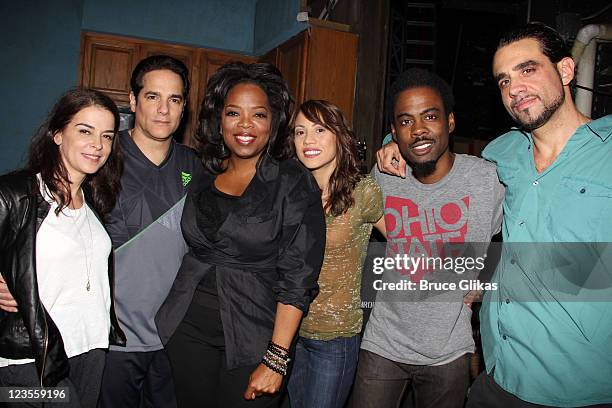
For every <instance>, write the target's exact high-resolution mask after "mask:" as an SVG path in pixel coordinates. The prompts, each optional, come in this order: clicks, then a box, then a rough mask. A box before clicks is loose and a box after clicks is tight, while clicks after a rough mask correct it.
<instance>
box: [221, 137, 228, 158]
mask: <svg viewBox="0 0 612 408" xmlns="http://www.w3.org/2000/svg"><path fill="white" fill-rule="evenodd" d="M219 135H220V136H221V143H220V144H219V153H220V154H221V157H225V156H227V147H226V146H225V142H224V141H223V132H219Z"/></svg>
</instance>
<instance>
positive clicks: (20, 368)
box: [0, 349, 105, 408]
mask: <svg viewBox="0 0 612 408" xmlns="http://www.w3.org/2000/svg"><path fill="white" fill-rule="evenodd" d="M104 354H105V351H104V350H102V349H94V350H90V351H88V352H87V353H83V354H79V355H78V356H74V357H71V358H69V359H68V363H69V365H70V374H69V375H68V377H67V378H64V379H63V380H61V381H60V382H59V383H58V384H57V386H58V387H68V396H69V401H68V402H58V403H45V404H44V407H45V408H51V407H57V408H95V406H96V403H97V401H98V394H99V393H100V380H101V379H102V371H103V370H104ZM0 386H1V387H16V386H19V387H38V386H40V382H39V379H38V372H37V371H36V366H35V365H34V363H29V364H17V365H12V366H8V367H2V368H0ZM5 404H6V405H2V403H0V406H3V407H4V406H5V407H14V408H26V407H27V408H40V407H43V404H42V403H40V402H39V403H36V402H19V403H14V404H13V403H5Z"/></svg>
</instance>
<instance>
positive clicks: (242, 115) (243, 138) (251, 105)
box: [221, 83, 272, 159]
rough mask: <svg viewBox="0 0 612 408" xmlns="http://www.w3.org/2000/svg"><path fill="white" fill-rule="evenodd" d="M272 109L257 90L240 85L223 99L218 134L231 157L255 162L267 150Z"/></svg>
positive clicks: (258, 89)
mask: <svg viewBox="0 0 612 408" xmlns="http://www.w3.org/2000/svg"><path fill="white" fill-rule="evenodd" d="M271 123H272V109H271V108H270V105H269V103H268V96H267V95H266V93H265V92H264V91H263V89H261V88H260V87H259V86H257V85H254V84H251V83H241V84H238V85H236V86H234V87H233V88H232V89H230V91H229V92H228V94H227V97H226V98H225V105H224V107H223V111H222V112H221V133H222V134H223V142H224V143H225V145H226V146H227V148H228V149H229V151H230V156H231V157H234V158H240V159H253V158H255V159H258V158H259V156H261V154H262V153H263V152H264V150H265V149H266V147H267V146H268V140H269V139H270V127H271Z"/></svg>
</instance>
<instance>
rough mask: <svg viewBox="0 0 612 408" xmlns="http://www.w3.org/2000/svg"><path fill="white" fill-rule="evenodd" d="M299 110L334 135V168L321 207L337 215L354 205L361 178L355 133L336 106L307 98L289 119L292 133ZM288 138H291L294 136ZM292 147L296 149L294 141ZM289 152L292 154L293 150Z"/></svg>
mask: <svg viewBox="0 0 612 408" xmlns="http://www.w3.org/2000/svg"><path fill="white" fill-rule="evenodd" d="M300 113H302V114H303V115H304V117H305V118H306V119H308V120H309V121H311V122H313V123H316V124H317V125H320V126H323V127H324V128H325V129H327V130H329V131H330V132H332V133H333V134H334V135H336V169H335V170H334V171H333V173H332V175H331V176H330V178H329V184H328V189H329V198H328V200H327V203H326V204H325V208H324V209H325V211H326V212H327V211H329V212H330V213H331V214H332V215H333V216H334V217H337V216H338V215H340V214H343V213H345V212H346V211H348V209H349V208H351V207H352V206H353V204H355V199H354V198H353V190H355V186H356V185H357V183H358V182H359V180H360V179H361V174H360V172H359V166H358V163H359V159H358V157H359V153H358V150H357V143H356V140H355V134H354V133H353V130H352V129H351V127H350V125H349V123H348V120H347V119H346V116H344V113H342V111H341V110H340V108H338V107H337V106H336V105H334V104H333V103H331V102H328V101H323V100H309V101H306V102H304V103H302V105H301V106H300V108H299V109H297V110H296V111H295V112H294V114H293V117H292V118H291V129H292V135H293V129H295V121H296V119H297V116H298V115H299V114H300ZM291 139H292V141H293V136H292V137H291ZM291 147H292V149H295V146H294V144H293V143H291ZM292 152H293V154H294V155H295V150H293V151H292Z"/></svg>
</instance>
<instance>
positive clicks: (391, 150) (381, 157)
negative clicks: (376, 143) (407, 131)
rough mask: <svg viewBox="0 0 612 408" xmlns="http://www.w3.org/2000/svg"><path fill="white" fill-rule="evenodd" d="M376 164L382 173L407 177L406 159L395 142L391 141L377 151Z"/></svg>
mask: <svg viewBox="0 0 612 408" xmlns="http://www.w3.org/2000/svg"><path fill="white" fill-rule="evenodd" d="M376 165H377V166H378V170H380V172H381V173H387V174H391V175H393V176H399V177H401V178H406V161H405V160H404V158H403V157H402V155H401V153H400V151H399V147H398V146H397V143H395V142H393V141H392V142H389V143H387V144H386V145H384V146H383V147H381V148H380V149H379V150H378V151H377V152H376Z"/></svg>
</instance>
